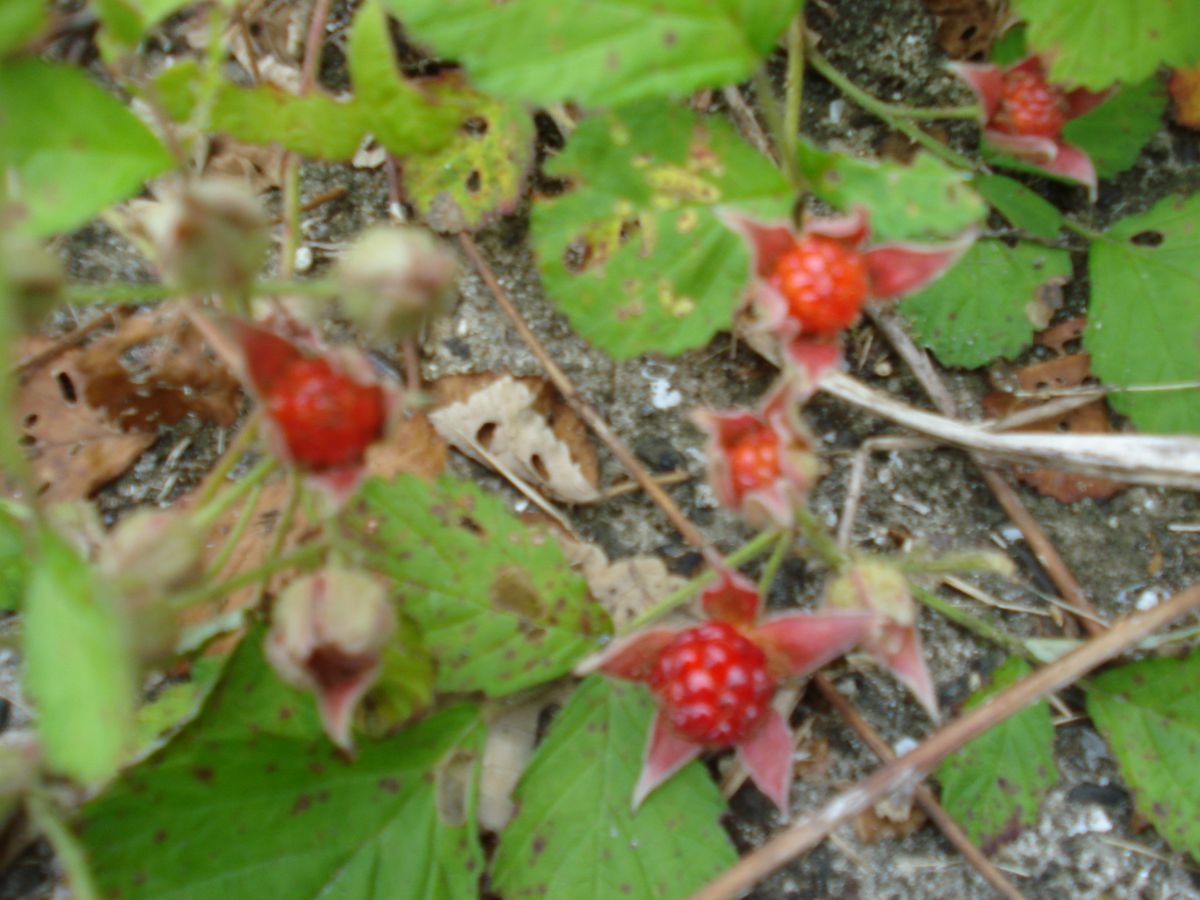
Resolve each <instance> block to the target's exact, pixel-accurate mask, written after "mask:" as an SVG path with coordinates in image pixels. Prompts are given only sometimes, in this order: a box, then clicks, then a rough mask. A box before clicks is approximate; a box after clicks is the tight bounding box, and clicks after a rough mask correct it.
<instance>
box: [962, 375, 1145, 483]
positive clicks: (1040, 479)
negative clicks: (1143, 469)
mask: <svg viewBox="0 0 1200 900" xmlns="http://www.w3.org/2000/svg"><path fill="white" fill-rule="evenodd" d="M1011 374H1012V376H1013V378H1014V381H1015V383H1016V385H1017V386H1018V387H1019V388H1020V389H1021V390H1023V391H1040V390H1047V389H1060V390H1061V389H1065V388H1073V387H1079V386H1080V385H1082V384H1083V383H1084V381H1085V380H1086V379H1087V378H1088V377H1089V376H1090V375H1091V361H1090V358H1089V356H1088V354H1086V353H1070V354H1067V355H1065V356H1057V357H1055V358H1053V359H1050V360H1046V361H1044V362H1037V363H1033V364H1031V365H1028V366H1024V367H1023V368H1021V369H1017V370H1016V371H1014V372H1012V373H1011ZM1036 406H1037V403H1031V402H1029V401H1027V400H1022V399H1020V398H1018V397H1015V396H1014V395H1013V394H1011V393H1007V392H1005V391H992V392H991V393H989V394H987V395H986V396H984V398H983V409H984V413H985V415H987V416H989V417H992V418H1000V417H1003V416H1007V415H1011V414H1012V413H1014V412H1018V411H1020V410H1024V409H1030V408H1034V407H1036ZM1016 430H1018V431H1029V432H1038V431H1043V432H1044V431H1057V432H1071V433H1075V434H1107V433H1111V432H1112V430H1113V429H1112V424H1111V422H1110V421H1109V418H1108V407H1107V406H1105V404H1104V401H1103V400H1097V401H1095V402H1094V403H1089V404H1087V405H1086V406H1081V407H1079V408H1077V409H1074V410H1071V411H1070V412H1067V413H1064V414H1061V415H1057V416H1050V417H1049V418H1046V419H1041V420H1039V421H1037V422H1034V423H1032V424H1030V425H1028V426H1025V427H1024V428H1020V429H1016ZM1014 471H1015V474H1016V476H1017V478H1018V479H1020V480H1021V481H1022V482H1024V483H1025V484H1028V485H1029V486H1030V487H1032V488H1033V489H1034V490H1036V491H1038V492H1039V493H1041V494H1044V495H1046V496H1047V497H1053V498H1054V499H1055V500H1058V501H1060V502H1061V503H1075V502H1077V501H1079V500H1082V499H1084V498H1085V497H1091V498H1093V499H1096V500H1104V499H1107V498H1108V497H1111V496H1113V494H1115V493H1117V491H1119V490H1121V489H1122V488H1124V487H1125V483H1124V482H1121V481H1116V480H1114V479H1111V478H1102V477H1100V476H1095V475H1081V474H1078V473H1075V472H1066V471H1063V470H1062V469H1054V468H1049V467H1046V466H1038V467H1031V466H1016V467H1014Z"/></svg>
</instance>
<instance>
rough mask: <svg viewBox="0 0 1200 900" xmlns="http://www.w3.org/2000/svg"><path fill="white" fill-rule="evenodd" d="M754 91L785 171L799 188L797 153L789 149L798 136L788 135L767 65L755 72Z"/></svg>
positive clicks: (789, 180)
mask: <svg viewBox="0 0 1200 900" xmlns="http://www.w3.org/2000/svg"><path fill="white" fill-rule="evenodd" d="M754 92H755V93H756V94H757V95H758V108H759V109H761V110H762V114H763V118H764V119H766V120H767V130H768V131H770V133H771V140H772V143H774V144H775V152H776V155H777V156H778V157H779V160H780V164H781V166H782V168H783V173H784V174H785V175H786V176H787V178H788V182H789V183H790V184H791V185H792V186H793V187H796V188H799V186H800V173H799V172H798V171H797V168H796V154H795V153H793V152H792V151H791V150H790V149H789V148H794V147H795V146H796V138H794V137H793V138H791V139H789V138H788V136H787V131H786V126H785V125H784V123H783V116H781V115H780V109H779V101H778V100H776V99H775V89H774V88H773V87H772V86H771V78H770V75H769V74H768V72H767V69H766V67H765V66H760V67H759V69H758V71H756V72H755V73H754Z"/></svg>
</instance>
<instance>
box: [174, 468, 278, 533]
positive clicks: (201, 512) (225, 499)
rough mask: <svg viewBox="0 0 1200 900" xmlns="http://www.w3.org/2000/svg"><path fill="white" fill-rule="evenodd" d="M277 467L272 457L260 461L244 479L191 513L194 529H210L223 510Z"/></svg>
mask: <svg viewBox="0 0 1200 900" xmlns="http://www.w3.org/2000/svg"><path fill="white" fill-rule="evenodd" d="M278 465H279V462H278V460H276V459H275V457H273V456H268V457H266V458H264V459H260V460H259V461H258V463H257V464H256V465H255V466H254V468H253V469H251V470H250V471H249V472H247V473H246V474H245V476H244V477H242V478H239V479H238V480H237V481H235V482H234V483H233V484H232V485H230V486H229V487H228V488H226V489H225V490H224V491H223V492H222V493H220V494H218V495H217V496H216V497H214V498H213V499H212V500H210V501H209V502H208V503H207V504H205V505H204V506H202V507H200V508H199V509H197V510H196V511H195V512H194V513H192V521H193V522H194V523H195V525H196V527H197V528H211V527H212V526H213V524H214V523H215V522H216V521H217V519H219V518H220V517H221V514H222V513H224V512H225V510H227V509H229V507H231V506H233V504H234V503H236V502H237V501H238V500H239V499H241V498H242V497H243V496H245V495H246V494H248V493H249V492H250V491H251V490H252V489H253V488H254V486H255V485H257V484H258V483H259V482H260V481H262V480H263V479H265V478H266V477H267V476H268V475H270V474H271V473H272V472H274V471H275V467H276V466H278Z"/></svg>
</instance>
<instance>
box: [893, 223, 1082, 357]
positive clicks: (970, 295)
mask: <svg viewBox="0 0 1200 900" xmlns="http://www.w3.org/2000/svg"><path fill="white" fill-rule="evenodd" d="M1070 275H1071V256H1070V254H1069V253H1068V252H1067V251H1066V250H1058V249H1055V248H1052V247H1042V246H1040V245H1038V244H1029V243H1019V244H1017V245H1016V246H1015V247H1009V246H1008V245H1007V244H1005V243H1003V242H1002V241H991V240H988V241H976V242H975V243H974V244H973V245H972V247H971V249H970V250H968V251H967V254H966V255H965V256H964V257H963V258H962V259H960V260H959V261H958V263H956V264H955V266H954V268H952V269H951V270H950V271H949V272H947V273H946V274H945V275H943V276H942V277H941V278H939V279H938V280H937V281H935V282H933V284H931V285H929V286H928V287H926V288H924V289H923V290H921V291H918V292H917V293H916V294H913V295H912V296H911V297H906V298H905V299H904V300H902V301H901V302H900V309H901V311H902V312H903V313H904V315H905V316H907V317H908V320H909V321H910V322H912V324H913V330H914V331H915V332H916V334H917V337H919V338H920V339H921V342H922V343H924V344H925V345H926V346H927V347H929V348H930V349H931V350H933V352H934V353H936V354H937V357H938V359H939V360H941V361H942V362H943V363H945V364H946V365H948V366H962V367H964V368H968V369H973V368H975V367H977V366H982V365H984V364H985V363H988V362H991V361H992V360H994V359H996V358H997V357H999V356H1003V357H1006V358H1009V359H1011V358H1013V357H1014V356H1016V355H1017V354H1018V353H1020V352H1021V351H1022V350H1024V349H1025V348H1026V347H1028V346H1029V345H1030V343H1031V342H1032V340H1033V334H1034V331H1035V330H1036V326H1035V324H1034V322H1033V320H1032V319H1031V318H1030V316H1029V313H1028V312H1027V307H1028V305H1029V303H1030V302H1032V301H1033V300H1034V298H1035V295H1036V292H1037V289H1038V287H1039V286H1040V285H1043V284H1045V283H1047V282H1048V281H1051V280H1052V279H1067V278H1069V277H1070Z"/></svg>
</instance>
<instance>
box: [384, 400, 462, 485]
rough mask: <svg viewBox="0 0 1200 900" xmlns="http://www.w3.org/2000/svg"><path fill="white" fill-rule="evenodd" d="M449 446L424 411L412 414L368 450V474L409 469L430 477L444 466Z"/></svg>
mask: <svg viewBox="0 0 1200 900" xmlns="http://www.w3.org/2000/svg"><path fill="white" fill-rule="evenodd" d="M448 451H449V447H448V445H447V444H446V442H445V441H444V440H443V439H442V437H441V435H439V434H438V433H437V429H435V428H434V427H433V424H432V423H431V422H430V421H429V417H428V416H427V415H425V413H421V412H418V413H413V414H412V415H410V416H409V417H408V418H406V419H403V420H401V421H400V422H398V423H396V425H395V426H393V427H392V430H391V431H390V432H389V433H388V435H387V437H386V438H384V440H382V441H380V442H378V443H377V444H373V445H372V446H371V447H370V448H369V449H368V450H367V474H368V475H369V476H373V477H375V478H395V477H396V476H397V475H399V474H400V473H402V472H408V473H411V474H413V475H417V476H419V477H421V478H424V479H427V480H428V479H433V478H436V477H437V476H438V475H440V474H441V473H442V471H443V470H444V469H445V468H446V455H447V453H448Z"/></svg>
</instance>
